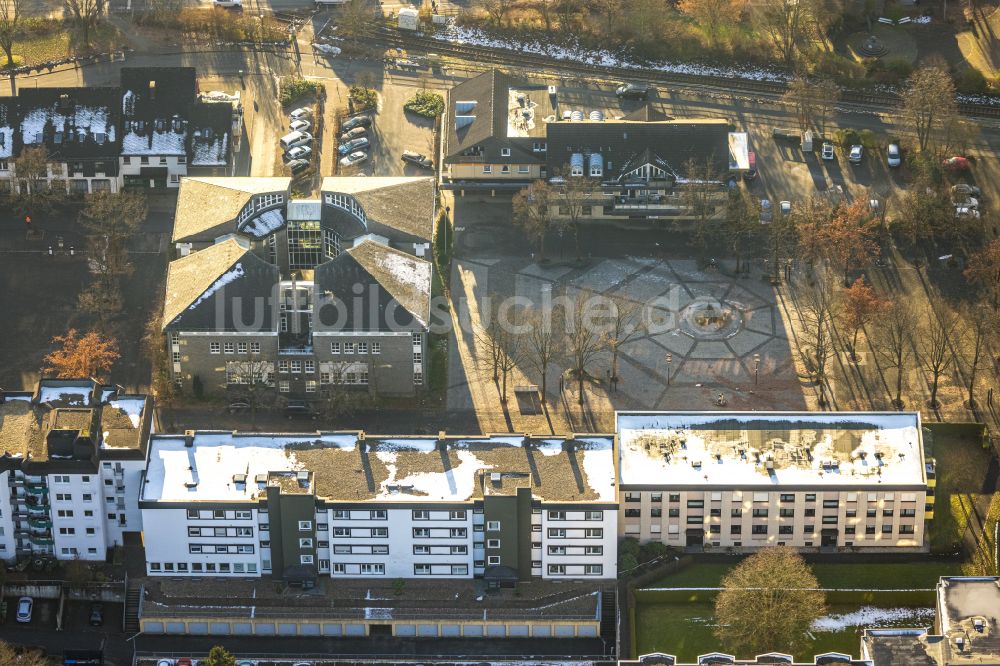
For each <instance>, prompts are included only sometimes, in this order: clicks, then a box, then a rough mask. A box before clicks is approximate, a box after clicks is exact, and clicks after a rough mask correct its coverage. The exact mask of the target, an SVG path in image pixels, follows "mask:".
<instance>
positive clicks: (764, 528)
mask: <svg viewBox="0 0 1000 666" xmlns="http://www.w3.org/2000/svg"><path fill="white" fill-rule="evenodd" d="M823 524H824V525H827V524H832V523H826V522H824V523H823ZM671 527H676V526H674V525H671ZM708 531H709V533H710V534H719V533H721V532H722V526H721V525H709V526H708ZM856 531H857V527H856V526H855V525H847V526H846V527H844V534H855V533H856ZM802 532H803V533H804V534H813V533H815V532H816V526H815V525H805V526H804V527H803V529H802ZM876 532H877V528H876V527H875V525H866V526H865V534H875V533H876ZM892 532H893V526H892V523H888V524H885V525H882V534H892ZM729 533H730V534H742V533H743V526H742V525H730V526H729ZM750 533H751V534H768V533H769V526H768V525H753V526H751V528H750ZM794 533H795V530H794V526H792V525H780V526H778V534H794ZM899 533H900V534H913V533H914V527H913V525H900V526H899Z"/></svg>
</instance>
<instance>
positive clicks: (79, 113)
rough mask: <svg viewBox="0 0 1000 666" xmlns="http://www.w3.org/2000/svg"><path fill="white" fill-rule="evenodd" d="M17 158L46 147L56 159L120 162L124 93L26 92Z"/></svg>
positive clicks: (22, 96) (21, 106) (113, 90)
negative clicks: (29, 148)
mask: <svg viewBox="0 0 1000 666" xmlns="http://www.w3.org/2000/svg"><path fill="white" fill-rule="evenodd" d="M18 106H19V115H20V129H19V130H18V131H17V132H16V136H15V154H18V153H19V152H20V149H21V147H23V146H33V145H45V147H46V148H47V149H48V151H49V154H50V155H51V156H52V157H53V158H56V159H60V158H61V159H71V158H101V157H114V158H117V157H118V155H119V152H120V150H121V137H120V136H119V123H120V119H121V99H120V89H119V88H117V87H107V88H22V89H21V90H19V91H18Z"/></svg>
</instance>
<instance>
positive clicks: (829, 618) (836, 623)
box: [812, 606, 934, 631]
mask: <svg viewBox="0 0 1000 666" xmlns="http://www.w3.org/2000/svg"><path fill="white" fill-rule="evenodd" d="M933 621H934V609H933V608H877V607H875V606H862V607H861V608H859V609H858V610H856V611H852V612H850V613H834V614H832V615H826V616H824V617H821V618H819V619H818V620H816V621H815V622H813V624H812V630H813V631H841V630H842V629H849V628H851V627H861V626H863V627H871V626H879V625H885V624H887V623H899V622H908V623H913V624H917V625H923V624H927V623H932V622H933Z"/></svg>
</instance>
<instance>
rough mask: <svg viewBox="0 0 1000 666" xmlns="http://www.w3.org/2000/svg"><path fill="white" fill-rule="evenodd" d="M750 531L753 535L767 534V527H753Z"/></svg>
mask: <svg viewBox="0 0 1000 666" xmlns="http://www.w3.org/2000/svg"><path fill="white" fill-rule="evenodd" d="M750 531H751V532H752V533H753V534H767V525H754V526H753V527H752V528H750Z"/></svg>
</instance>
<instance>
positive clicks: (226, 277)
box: [188, 264, 244, 310]
mask: <svg viewBox="0 0 1000 666" xmlns="http://www.w3.org/2000/svg"><path fill="white" fill-rule="evenodd" d="M243 275H244V273H243V264H236V265H235V266H233V267H232V268H231V269H229V270H228V271H226V272H225V273H223V275H222V277H220V278H219V279H218V280H216V281H215V282H213V283H212V286H211V287H209V288H208V289H206V290H205V293H203V294H202V295H201V296H199V297H198V298H197V299H196V300H195V302H194V303H192V304H191V305H189V306H188V310H194V309H195V308H196V307H198V306H199V305H201V303H202V301H204V300H205V299H208V298H211V297H212V295H213V294H214V293H215V292H217V291H219V290H220V289H222V288H223V287H225V286H226V285H227V284H230V283H232V282H234V281H235V280H238V279H239V278H241V277H243Z"/></svg>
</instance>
